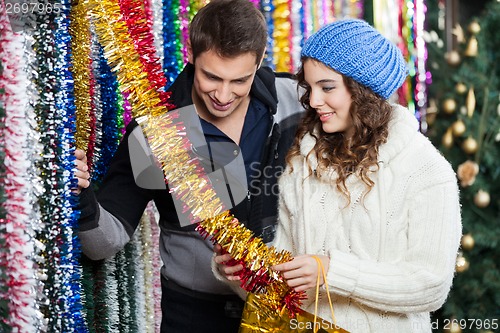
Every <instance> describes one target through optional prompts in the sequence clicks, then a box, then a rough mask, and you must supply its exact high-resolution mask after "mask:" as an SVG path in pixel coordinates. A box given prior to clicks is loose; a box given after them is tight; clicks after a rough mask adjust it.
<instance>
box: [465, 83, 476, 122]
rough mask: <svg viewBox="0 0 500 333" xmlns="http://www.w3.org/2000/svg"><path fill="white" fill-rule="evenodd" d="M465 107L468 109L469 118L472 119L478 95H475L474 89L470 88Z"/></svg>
mask: <svg viewBox="0 0 500 333" xmlns="http://www.w3.org/2000/svg"><path fill="white" fill-rule="evenodd" d="M465 105H466V107H467V116H468V117H469V118H472V115H473V114H474V110H475V109H476V95H475V94H474V88H473V87H470V88H469V92H468V93H467V99H466V100H465Z"/></svg>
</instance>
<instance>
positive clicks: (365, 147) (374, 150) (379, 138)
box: [286, 58, 392, 203]
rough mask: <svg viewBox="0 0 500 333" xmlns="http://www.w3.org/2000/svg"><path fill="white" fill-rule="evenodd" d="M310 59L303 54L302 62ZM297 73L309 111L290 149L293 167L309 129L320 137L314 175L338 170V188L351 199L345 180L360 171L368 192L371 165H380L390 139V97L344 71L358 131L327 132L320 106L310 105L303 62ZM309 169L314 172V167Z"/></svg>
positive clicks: (315, 148) (355, 129)
mask: <svg viewBox="0 0 500 333" xmlns="http://www.w3.org/2000/svg"><path fill="white" fill-rule="evenodd" d="M308 59H309V58H303V59H302V64H303V63H304V62H305V61H306V60H308ZM312 60H313V61H316V60H314V59H312ZM332 70H333V69H332ZM339 74H340V75H342V74H341V73H339ZM296 77H297V81H298V84H299V86H300V87H302V88H304V89H305V92H304V93H303V94H302V96H301V98H300V102H301V103H302V106H303V107H304V109H305V110H306V113H305V115H304V118H303V119H302V122H301V124H300V125H299V127H298V129H297V134H296V136H295V140H294V143H293V145H292V147H291V149H290V151H289V152H288V155H287V158H286V161H287V164H288V165H289V166H290V167H291V160H292V159H293V158H294V157H295V156H298V155H300V141H301V140H302V138H303V137H304V135H306V134H307V133H309V134H310V135H312V136H313V137H314V138H315V139H316V144H315V146H314V149H313V150H312V151H311V152H310V154H315V155H316V158H317V160H318V169H316V170H315V172H314V176H315V177H319V176H320V175H321V173H322V172H324V171H325V170H327V168H328V169H333V170H334V171H335V172H336V173H337V174H338V178H337V179H336V181H335V182H336V186H337V189H338V190H339V191H340V192H341V193H343V194H344V195H345V196H346V197H347V199H348V202H349V203H350V194H349V191H348V189H347V187H346V183H345V182H346V179H347V177H349V176H350V175H352V174H355V175H357V176H358V177H359V178H360V179H361V180H362V181H363V182H364V183H365V184H366V186H367V188H368V191H367V192H366V193H368V192H369V191H370V190H371V189H372V188H373V185H374V183H373V181H372V180H371V179H370V177H369V172H370V167H371V166H375V167H376V168H378V163H377V162H378V160H377V156H378V149H379V147H380V145H381V144H383V143H385V142H386V141H387V136H388V124H389V120H390V119H391V110H392V107H391V105H390V104H389V103H388V102H387V100H385V99H384V98H382V97H381V96H379V95H377V94H375V93H374V92H373V91H372V90H371V89H370V88H368V87H365V86H364V85H362V84H360V83H358V82H356V81H355V80H353V79H352V78H350V77H348V76H345V75H342V80H343V82H344V84H345V85H346V87H347V90H348V91H349V92H350V93H351V98H352V103H351V106H350V110H349V113H350V116H351V118H352V124H353V126H354V135H353V136H352V137H349V138H346V137H345V133H343V132H338V133H326V132H325V131H323V129H322V126H321V122H320V120H319V117H318V114H317V113H316V110H315V109H314V108H311V106H310V105H309V98H310V92H311V89H310V87H309V85H308V84H307V82H306V81H305V78H304V67H303V66H301V67H300V68H299V71H298V72H297V75H296ZM309 171H310V176H312V175H313V170H312V169H311V167H310V170H309ZM366 193H365V195H366Z"/></svg>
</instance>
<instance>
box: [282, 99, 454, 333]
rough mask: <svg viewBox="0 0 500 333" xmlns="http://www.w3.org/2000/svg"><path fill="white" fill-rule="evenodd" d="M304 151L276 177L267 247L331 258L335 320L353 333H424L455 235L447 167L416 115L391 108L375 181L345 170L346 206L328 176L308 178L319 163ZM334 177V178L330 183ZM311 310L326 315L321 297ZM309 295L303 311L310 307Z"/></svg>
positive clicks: (443, 288) (442, 288)
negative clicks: (370, 183) (276, 217)
mask: <svg viewBox="0 0 500 333" xmlns="http://www.w3.org/2000/svg"><path fill="white" fill-rule="evenodd" d="M314 143H315V139H314V138H313V137H312V136H309V135H307V136H306V137H304V139H303V141H302V143H301V153H302V156H300V157H296V158H295V159H294V161H293V168H294V171H293V174H290V173H289V169H287V171H285V173H284V174H283V176H282V177H281V179H280V193H281V194H280V221H279V226H278V230H277V235H276V239H275V242H274V245H275V246H276V248H278V249H282V248H283V249H287V250H289V251H291V252H292V254H294V255H299V254H320V255H327V256H328V257H329V258H330V267H329V269H328V272H327V281H328V285H329V289H330V293H331V296H332V300H333V308H334V311H335V318H336V322H337V324H339V325H340V326H341V327H343V328H345V329H347V330H348V331H350V332H352V333H358V332H359V333H367V332H383V333H386V332H387V333H389V332H391V333H392V332H403V333H412V332H431V328H430V324H431V323H430V319H429V312H430V311H434V310H436V309H438V308H440V307H441V305H442V304H443V303H444V301H445V299H446V297H447V295H448V292H449V290H450V286H451V284H452V279H453V275H454V268H455V260H456V256H457V250H458V247H459V243H460V236H461V232H462V229H461V217H460V205H459V192H458V187H457V181H456V177H455V173H454V171H453V169H452V168H451V166H450V164H449V163H448V162H447V161H446V160H445V159H444V157H443V156H442V155H441V154H440V153H439V151H438V150H437V149H436V148H435V147H434V146H433V145H432V144H431V142H430V141H429V140H428V139H427V138H426V137H425V136H424V135H422V134H421V133H420V132H418V123H417V121H416V119H415V117H414V116H413V115H412V114H411V113H410V112H409V111H408V110H407V109H406V108H403V107H401V106H397V105H394V110H393V116H392V120H391V122H390V125H389V137H388V140H387V143H386V144H384V145H382V146H381V147H380V151H379V161H380V162H379V166H380V170H379V171H376V172H374V173H373V174H372V175H371V177H372V179H373V180H374V181H375V187H374V188H372V190H371V191H370V192H369V193H368V194H367V195H366V197H365V198H364V201H362V195H363V193H364V191H366V189H365V187H364V184H363V183H362V182H361V181H360V180H359V179H358V178H357V177H355V176H350V177H349V178H348V179H347V181H346V185H347V187H348V189H349V191H350V195H351V204H350V205H349V206H347V207H346V204H347V201H346V199H345V198H343V197H342V196H341V195H340V194H339V192H338V190H337V189H336V187H335V185H334V184H333V183H332V181H331V179H332V178H333V177H335V175H333V174H332V173H331V172H330V175H322V177H321V178H320V179H318V178H316V177H312V176H309V171H308V167H307V163H309V164H310V166H311V167H312V169H313V170H314V169H315V168H316V165H317V161H316V159H315V158H314V157H310V158H309V160H308V161H307V160H306V158H305V156H306V155H307V154H308V153H309V152H310V151H311V150H312V148H313V146H314ZM332 184H333V185H332ZM325 292H326V291H325V288H324V287H323V288H322V295H320V300H319V302H320V303H319V304H320V306H319V308H320V310H319V313H318V315H319V316H321V317H323V318H324V319H326V320H329V321H333V319H332V316H331V315H330V309H329V305H328V299H327V297H326V295H325V294H324V293H325ZM312 295H313V294H312V293H310V294H309V298H308V300H307V301H306V302H305V303H304V305H303V308H304V309H305V310H307V311H310V312H314V296H312Z"/></svg>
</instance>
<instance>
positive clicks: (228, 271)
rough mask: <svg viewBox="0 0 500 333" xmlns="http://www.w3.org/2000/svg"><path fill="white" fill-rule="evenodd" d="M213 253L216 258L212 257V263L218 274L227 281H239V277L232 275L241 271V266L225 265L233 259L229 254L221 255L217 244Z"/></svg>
mask: <svg viewBox="0 0 500 333" xmlns="http://www.w3.org/2000/svg"><path fill="white" fill-rule="evenodd" d="M214 252H215V254H216V256H215V257H214V261H215V263H216V264H217V270H218V271H219V273H220V274H221V275H223V276H224V277H225V278H226V279H228V280H229V281H238V280H240V277H239V276H237V275H234V274H235V273H237V272H239V271H241V270H242V269H243V265H241V264H238V265H234V266H230V265H228V264H227V263H228V262H230V261H231V260H232V259H233V258H232V257H231V255H230V254H229V253H225V254H222V247H221V246H220V245H219V244H215V246H214Z"/></svg>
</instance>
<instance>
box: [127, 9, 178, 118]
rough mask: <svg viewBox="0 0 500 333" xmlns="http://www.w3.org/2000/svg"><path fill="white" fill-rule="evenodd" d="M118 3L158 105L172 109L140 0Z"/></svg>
mask: <svg viewBox="0 0 500 333" xmlns="http://www.w3.org/2000/svg"><path fill="white" fill-rule="evenodd" d="M118 3H119V5H120V10H121V12H122V17H123V20H124V22H125V23H126V24H127V27H128V31H129V34H130V37H131V38H132V40H133V43H134V47H135V50H136V51H137V53H138V54H139V59H140V61H141V63H142V65H143V67H144V71H145V72H146V73H147V76H148V80H149V82H150V83H151V84H152V86H153V87H154V88H155V90H156V91H157V92H158V96H159V98H160V101H161V102H160V105H161V106H165V107H167V108H168V109H172V108H173V106H172V105H171V104H169V103H168V100H169V98H170V94H169V93H168V92H166V91H165V87H166V83H167V79H166V78H165V75H164V74H163V70H162V68H161V64H160V62H159V58H158V57H157V56H156V47H155V44H154V36H153V33H152V31H151V25H150V24H148V21H147V18H146V13H145V11H144V9H143V7H142V2H141V1H138V0H119V1H118Z"/></svg>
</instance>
